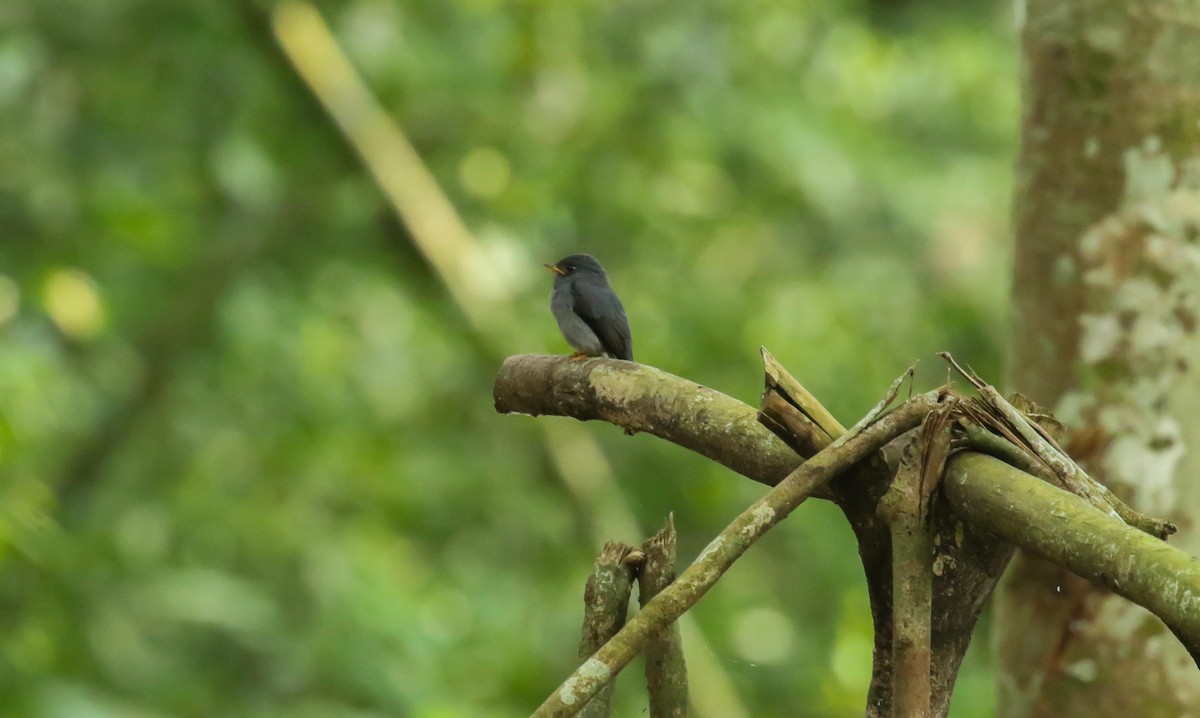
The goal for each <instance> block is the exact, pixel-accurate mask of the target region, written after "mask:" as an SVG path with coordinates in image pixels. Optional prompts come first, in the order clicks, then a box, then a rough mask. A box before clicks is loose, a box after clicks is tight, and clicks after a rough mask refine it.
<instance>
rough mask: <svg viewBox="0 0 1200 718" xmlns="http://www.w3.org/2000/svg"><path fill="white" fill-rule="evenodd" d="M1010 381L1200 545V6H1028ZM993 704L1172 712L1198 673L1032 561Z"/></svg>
mask: <svg viewBox="0 0 1200 718" xmlns="http://www.w3.org/2000/svg"><path fill="white" fill-rule="evenodd" d="M1026 13H1027V18H1026V19H1025V23H1024V27H1023V30H1022V42H1023V60H1024V62H1023V65H1024V73H1023V74H1024V77H1023V95H1024V98H1023V99H1024V116H1023V118H1022V127H1021V135H1022V137H1021V156H1020V160H1019V164H1018V170H1017V186H1016V196H1015V203H1014V208H1015V222H1016V235H1017V236H1016V257H1015V264H1014V286H1013V304H1014V309H1015V312H1014V319H1015V331H1014V333H1013V345H1012V352H1011V367H1010V372H1009V377H1010V379H1009V385H1010V388H1011V389H1015V390H1017V391H1020V392H1022V393H1024V394H1026V395H1028V396H1030V397H1031V398H1033V399H1034V400H1036V401H1038V402H1040V403H1042V404H1044V405H1047V406H1051V407H1054V408H1055V411H1056V413H1057V415H1058V417H1059V418H1060V419H1062V420H1063V421H1064V422H1065V423H1066V424H1067V425H1068V426H1069V427H1071V429H1072V436H1071V441H1070V445H1069V446H1068V449H1069V450H1070V451H1071V453H1072V454H1073V455H1075V456H1076V458H1077V459H1079V460H1080V462H1081V463H1082V464H1083V465H1084V467H1085V468H1086V469H1087V470H1088V471H1089V472H1091V473H1092V474H1093V475H1095V476H1097V477H1098V478H1100V479H1101V480H1103V481H1104V482H1105V483H1107V484H1108V485H1109V486H1110V487H1112V488H1113V489H1114V490H1115V491H1117V493H1119V494H1121V495H1122V496H1123V498H1126V499H1127V500H1129V501H1130V503H1131V504H1132V505H1133V506H1134V507H1135V508H1137V509H1139V510H1141V511H1144V512H1147V513H1150V514H1153V515H1155V516H1165V517H1170V518H1171V519H1172V520H1174V521H1175V523H1176V524H1177V525H1178V526H1179V528H1180V534H1179V535H1178V536H1177V537H1174V538H1172V542H1174V543H1178V545H1180V546H1181V547H1182V548H1183V549H1184V550H1186V551H1188V552H1190V553H1192V554H1193V555H1197V554H1198V553H1200V527H1197V526H1196V525H1195V523H1196V520H1195V517H1197V516H1200V481H1198V480H1197V477H1198V476H1200V412H1197V408H1198V407H1200V376H1198V374H1197V371H1198V370H1200V341H1198V340H1197V325H1198V320H1197V318H1198V317H1200V3H1197V2H1196V1H1195V0H1174V1H1172V0H1028V3H1027V7H1026ZM994 643H995V648H996V651H997V654H998V685H999V694H1000V695H999V704H1000V711H999V714H1000V715H1001V716H1048V717H1049V716H1053V717H1054V718H1059V717H1061V716H1078V715H1087V716H1092V717H1093V718H1106V717H1107V716H1121V717H1122V718H1124V717H1125V716H1134V715H1136V716H1139V717H1140V718H1146V717H1151V718H1152V717H1154V716H1171V717H1172V718H1174V717H1177V716H1181V715H1185V714H1187V712H1188V711H1194V710H1195V708H1196V706H1197V705H1200V671H1197V670H1196V666H1195V664H1194V662H1193V661H1192V660H1191V659H1190V658H1189V657H1188V655H1187V653H1186V652H1185V651H1184V650H1183V648H1182V647H1181V646H1180V644H1179V643H1178V642H1177V641H1176V640H1175V638H1174V637H1172V635H1171V634H1170V632H1169V631H1168V630H1167V629H1166V628H1165V627H1164V626H1163V625H1162V624H1161V623H1160V622H1159V621H1158V620H1157V619H1155V618H1153V617H1152V616H1151V615H1150V614H1149V613H1147V612H1146V611H1144V610H1142V609H1140V608H1138V607H1136V606H1134V605H1133V604H1130V603H1129V602H1127V601H1126V600H1124V599H1122V598H1120V597H1118V596H1115V595H1113V594H1110V593H1108V592H1106V591H1104V590H1102V589H1100V588H1098V587H1096V586H1093V585H1092V584H1090V583H1088V582H1086V581H1083V580H1082V579H1079V578H1078V577H1075V576H1073V575H1071V574H1069V573H1066V572H1064V571H1062V570H1061V569H1059V568H1057V567H1055V566H1053V565H1051V564H1048V563H1045V562H1043V561H1041V560H1039V559H1037V558H1035V557H1033V556H1030V555H1021V556H1019V557H1018V558H1017V560H1015V561H1014V562H1013V565H1012V567H1011V568H1010V570H1009V574H1008V576H1007V577H1006V578H1005V581H1004V583H1003V584H1002V587H1001V590H1000V592H999V593H998V595H997V603H996V634H995V641H994Z"/></svg>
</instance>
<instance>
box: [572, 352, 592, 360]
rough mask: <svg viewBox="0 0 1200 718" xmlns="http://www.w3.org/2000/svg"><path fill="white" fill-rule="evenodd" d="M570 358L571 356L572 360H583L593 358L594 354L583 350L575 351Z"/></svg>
mask: <svg viewBox="0 0 1200 718" xmlns="http://www.w3.org/2000/svg"><path fill="white" fill-rule="evenodd" d="M569 358H570V360H571V361H583V360H584V359H591V358H592V355H591V354H585V353H583V352H575V353H574V354H572V355H571V356H570V357H569Z"/></svg>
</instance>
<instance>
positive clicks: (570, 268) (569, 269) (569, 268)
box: [567, 264, 575, 272]
mask: <svg viewBox="0 0 1200 718" xmlns="http://www.w3.org/2000/svg"><path fill="white" fill-rule="evenodd" d="M567 271H568V272H574V271H575V265H574V264H568V265H567Z"/></svg>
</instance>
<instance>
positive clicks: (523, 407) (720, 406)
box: [493, 354, 800, 486]
mask: <svg viewBox="0 0 1200 718" xmlns="http://www.w3.org/2000/svg"><path fill="white" fill-rule="evenodd" d="M493 394H494V397H495V401H496V411H498V412H500V413H501V414H513V413H516V414H531V415H533V416H539V415H542V414H551V415H554V416H571V417H574V418H576V419H580V420H582V421H587V420H589V419H602V420H604V421H607V422H609V423H612V424H616V425H617V426H621V427H624V428H625V429H628V430H631V431H644V432H646V433H648V434H654V435H655V436H657V437H659V438H662V439H666V440H667V441H670V442H671V443H673V444H678V445H680V446H682V447H684V448H687V449H691V450H692V451H695V452H696V453H698V454H701V455H703V456H707V457H708V458H710V459H712V460H713V461H716V462H717V463H719V464H722V465H723V466H727V467H729V468H730V469H733V470H734V471H736V472H737V473H739V474H741V475H742V476H745V477H746V478H749V479H753V480H755V481H757V482H759V483H762V484H767V485H768V486H774V485H775V484H777V483H779V481H780V480H782V479H783V477H785V476H787V475H788V473H789V472H791V470H792V469H794V468H796V465H797V464H799V463H800V457H798V456H796V454H795V452H793V451H792V450H791V449H790V448H788V447H787V446H786V445H785V444H784V443H783V442H782V441H780V440H779V439H778V438H776V437H775V435H774V434H772V433H771V432H770V431H768V430H767V429H766V428H765V427H763V426H762V425H761V424H759V423H758V412H757V411H756V410H755V409H753V408H752V407H749V406H746V405H745V404H743V403H742V402H740V401H738V400H737V399H734V398H732V397H729V396H726V395H725V394H722V393H721V392H719V391H714V390H712V389H709V388H707V387H703V386H700V385H699V384H697V383H696V382H694V381H688V380H687V379H683V378H680V377H677V376H675V375H674V374H668V373H667V372H665V371H661V370H659V369H655V368H654V367H651V366H646V365H645V364H635V363H633V362H626V361H618V360H616V359H589V360H587V361H582V362H576V361H569V360H568V359H567V358H566V357H562V356H549V355H545V354H521V355H518V356H513V357H509V358H508V359H506V360H505V361H504V365H503V366H501V367H500V373H499V375H497V377H496V386H495V390H494V392H493Z"/></svg>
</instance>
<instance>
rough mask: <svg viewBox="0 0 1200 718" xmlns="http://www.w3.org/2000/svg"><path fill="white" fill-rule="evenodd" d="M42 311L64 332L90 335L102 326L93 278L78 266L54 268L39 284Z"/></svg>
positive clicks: (84, 336) (76, 335) (102, 317)
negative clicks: (43, 308)
mask: <svg viewBox="0 0 1200 718" xmlns="http://www.w3.org/2000/svg"><path fill="white" fill-rule="evenodd" d="M42 303H43V305H44V306H45V309H46V313H47V314H49V315H50V318H51V319H52V320H54V323H55V324H57V325H58V328H59V329H61V330H62V332H63V333H64V334H66V335H67V336H69V337H71V338H73V339H91V338H93V337H95V336H97V335H99V334H100V332H101V331H102V330H103V329H104V305H103V303H102V302H101V300H100V291H99V288H98V287H97V286H96V282H95V280H93V279H92V277H91V276H90V275H89V274H87V273H86V272H83V271H81V270H78V269H56V270H54V271H52V272H50V274H49V276H47V277H46V282H45V284H44V285H43V286H42Z"/></svg>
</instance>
